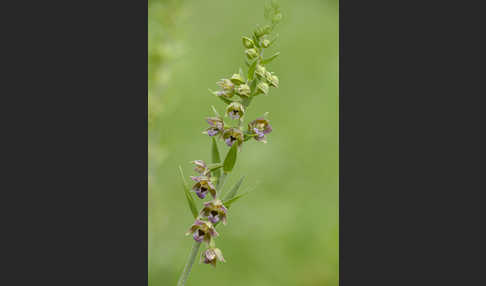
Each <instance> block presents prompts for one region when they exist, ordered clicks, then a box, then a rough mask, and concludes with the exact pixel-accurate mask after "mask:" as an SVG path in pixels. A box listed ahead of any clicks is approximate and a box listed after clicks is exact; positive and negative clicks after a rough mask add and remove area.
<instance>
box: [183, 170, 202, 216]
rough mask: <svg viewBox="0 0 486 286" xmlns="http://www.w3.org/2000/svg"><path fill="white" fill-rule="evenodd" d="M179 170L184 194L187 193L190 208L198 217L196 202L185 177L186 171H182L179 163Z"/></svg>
mask: <svg viewBox="0 0 486 286" xmlns="http://www.w3.org/2000/svg"><path fill="white" fill-rule="evenodd" d="M179 172H180V173H181V178H182V186H183V187H184V194H185V195H186V199H187V203H188V204H189V209H191V212H192V215H193V216H194V218H197V216H198V212H197V208H196V203H195V202H194V198H193V197H192V195H191V192H189V186H188V185H187V182H186V180H185V179H184V173H183V172H182V168H181V166H180V165H179Z"/></svg>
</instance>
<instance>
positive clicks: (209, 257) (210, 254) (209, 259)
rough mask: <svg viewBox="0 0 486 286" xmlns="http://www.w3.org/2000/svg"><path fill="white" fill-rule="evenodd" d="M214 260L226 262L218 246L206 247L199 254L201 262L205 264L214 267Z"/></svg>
mask: <svg viewBox="0 0 486 286" xmlns="http://www.w3.org/2000/svg"><path fill="white" fill-rule="evenodd" d="M216 260H219V261H221V262H226V261H225V260H224V257H223V253H222V252H221V250H220V249H219V248H212V247H210V248H208V249H206V251H204V252H203V253H202V254H201V262H203V263H205V264H211V265H212V266H214V267H216Z"/></svg>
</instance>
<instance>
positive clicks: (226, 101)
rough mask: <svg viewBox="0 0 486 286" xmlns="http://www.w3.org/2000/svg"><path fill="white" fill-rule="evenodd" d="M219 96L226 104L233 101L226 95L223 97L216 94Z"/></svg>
mask: <svg viewBox="0 0 486 286" xmlns="http://www.w3.org/2000/svg"><path fill="white" fill-rule="evenodd" d="M216 97H217V98H219V99H221V100H222V101H223V102H224V103H226V104H231V103H232V102H233V101H231V100H229V99H227V98H225V97H222V96H216Z"/></svg>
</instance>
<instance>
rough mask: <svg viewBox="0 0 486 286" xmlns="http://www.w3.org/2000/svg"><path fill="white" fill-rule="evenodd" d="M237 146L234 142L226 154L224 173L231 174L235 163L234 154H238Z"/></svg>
mask: <svg viewBox="0 0 486 286" xmlns="http://www.w3.org/2000/svg"><path fill="white" fill-rule="evenodd" d="M237 145H238V144H237V143H236V142H235V143H234V144H233V146H231V148H230V149H229V151H228V154H226V158H225V159H224V166H223V170H224V172H225V173H228V172H231V170H233V167H234V166H235V163H236V154H237V152H238V146H237Z"/></svg>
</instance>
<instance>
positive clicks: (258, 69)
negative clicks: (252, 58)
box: [255, 65, 267, 78]
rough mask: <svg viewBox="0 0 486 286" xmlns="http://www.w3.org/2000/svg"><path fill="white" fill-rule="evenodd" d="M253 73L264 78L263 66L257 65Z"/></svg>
mask: <svg viewBox="0 0 486 286" xmlns="http://www.w3.org/2000/svg"><path fill="white" fill-rule="evenodd" d="M255 73H256V75H257V76H258V77H260V78H263V77H265V73H267V71H266V69H265V67H264V66H261V65H257V66H256V69H255Z"/></svg>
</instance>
